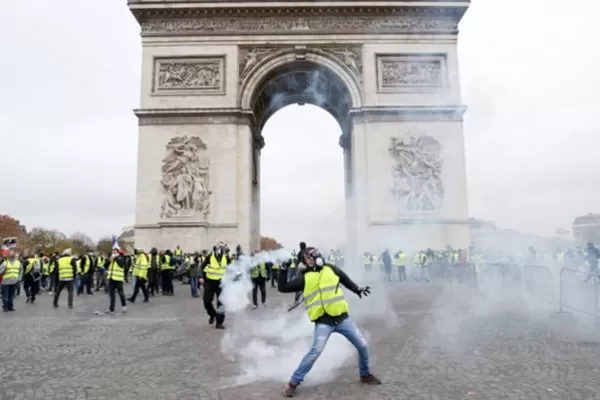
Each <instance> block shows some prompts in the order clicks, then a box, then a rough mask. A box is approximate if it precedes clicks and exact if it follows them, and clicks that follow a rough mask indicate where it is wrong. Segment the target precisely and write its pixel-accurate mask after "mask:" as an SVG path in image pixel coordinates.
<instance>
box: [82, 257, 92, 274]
mask: <svg viewBox="0 0 600 400" xmlns="http://www.w3.org/2000/svg"><path fill="white" fill-rule="evenodd" d="M83 259H84V260H85V266H84V267H83V273H84V274H87V273H88V271H89V270H90V265H91V264H92V260H91V259H90V256H85V257H83Z"/></svg>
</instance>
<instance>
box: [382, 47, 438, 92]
mask: <svg viewBox="0 0 600 400" xmlns="http://www.w3.org/2000/svg"><path fill="white" fill-rule="evenodd" d="M376 58H377V62H376V68H377V91H378V92H379V93H406V92H408V93H414V92H432V91H433V92H440V91H444V90H445V89H446V88H447V87H448V77H447V75H448V67H447V62H446V58H447V55H446V54H429V53H427V54H423V53H421V54H416V53H411V54H376Z"/></svg>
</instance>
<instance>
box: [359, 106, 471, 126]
mask: <svg viewBox="0 0 600 400" xmlns="http://www.w3.org/2000/svg"><path fill="white" fill-rule="evenodd" d="M466 111H467V107H466V106H396V107H387V106H381V107H363V108H359V109H352V110H350V117H351V118H352V121H353V123H354V124H357V123H368V122H399V121H403V122H404V121H444V122H446V121H458V122H460V121H462V120H463V115H464V113H465V112H466Z"/></svg>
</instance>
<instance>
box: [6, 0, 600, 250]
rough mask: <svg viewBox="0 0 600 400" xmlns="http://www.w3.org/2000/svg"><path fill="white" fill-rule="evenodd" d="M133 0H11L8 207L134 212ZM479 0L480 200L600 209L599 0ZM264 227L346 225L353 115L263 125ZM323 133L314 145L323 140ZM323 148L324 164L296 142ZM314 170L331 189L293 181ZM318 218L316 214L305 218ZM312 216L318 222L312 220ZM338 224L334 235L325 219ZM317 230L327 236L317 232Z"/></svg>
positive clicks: (69, 223) (470, 172)
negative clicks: (346, 129) (349, 119)
mask: <svg viewBox="0 0 600 400" xmlns="http://www.w3.org/2000/svg"><path fill="white" fill-rule="evenodd" d="M125 3H126V2H125V0H105V1H81V0H53V1H47V0H20V1H16V0H8V1H5V2H3V4H2V9H1V11H0V27H1V29H0V31H1V32H2V38H1V39H0V54H1V57H2V59H1V61H0V76H2V79H0V139H1V140H2V145H1V148H2V156H0V168H2V171H4V182H3V189H2V190H1V193H2V196H1V199H0V213H5V214H9V215H12V216H14V217H16V218H18V219H20V220H21V222H22V223H24V224H25V225H26V226H27V227H28V228H29V229H31V228H33V227H36V226H41V227H45V228H53V229H58V230H60V231H63V232H65V233H67V234H70V233H73V232H75V231H83V232H86V233H88V234H89V235H90V236H92V237H93V238H99V237H101V236H105V235H110V234H113V233H118V232H119V231H120V229H121V228H122V227H124V226H128V225H133V223H134V212H135V182H136V157H137V154H136V152H137V120H136V117H135V116H134V115H133V113H132V111H131V110H132V109H134V108H136V107H138V106H139V86H140V72H141V71H140V65H141V46H140V37H139V26H138V25H137V23H136V21H135V20H134V18H133V17H132V16H131V15H130V13H129V10H128V9H127V7H126V6H125ZM568 4H569V5H568V6H567V5H566V3H565V2H564V1H560V0H527V1H523V0H474V1H473V4H472V5H471V8H470V9H469V11H468V12H467V14H466V16H465V17H464V19H463V21H462V22H461V24H460V36H459V62H460V72H461V87H462V97H463V103H464V104H466V105H467V106H468V107H469V110H468V112H467V114H466V116H465V125H464V129H465V147H466V162H467V171H466V173H467V182H468V199H469V213H470V215H471V216H472V217H477V218H483V219H486V220H493V221H495V222H496V223H497V224H498V225H499V226H502V227H505V228H510V229H517V230H521V231H524V232H530V233H535V234H540V235H548V234H551V233H552V232H554V230H555V229H556V228H559V227H560V228H569V227H570V224H571V222H572V220H573V218H574V217H575V216H578V215H581V214H586V213H588V212H600V204H599V202H600V187H599V185H598V183H599V182H600V168H599V167H600V162H599V160H598V155H599V154H600V152H599V148H600V122H599V121H600V120H599V119H598V118H597V113H598V111H597V110H598V105H600V101H598V91H599V90H600V74H599V73H598V71H600V52H598V51H596V50H595V49H596V48H597V38H598V37H600V32H599V30H600V27H599V26H598V24H597V19H598V18H597V17H598V15H600V4H599V3H598V2H597V1H596V0H572V1H570V2H569V3H568ZM263 134H264V137H265V141H266V143H267V145H266V147H265V148H264V149H263V155H262V174H261V182H262V192H261V196H262V220H261V229H262V232H263V234H265V235H268V236H273V237H276V238H278V239H279V240H280V241H282V242H283V243H284V244H289V245H294V244H295V243H296V242H297V237H299V236H303V235H305V234H309V232H308V231H307V232H295V231H292V230H291V229H290V226H298V225H299V223H300V222H306V221H307V218H311V221H315V222H317V221H318V222H320V223H321V224H322V226H333V225H335V224H339V223H341V221H342V218H343V210H344V187H343V167H342V151H341V149H340V148H339V146H338V144H337V143H338V136H339V134H340V130H339V127H338V126H337V123H336V122H335V120H334V119H333V118H332V117H331V116H330V115H329V114H327V113H326V112H325V111H323V110H321V109H319V108H317V107H313V106H308V105H307V106H304V107H299V106H290V107H287V108H285V109H282V110H281V111H279V112H278V113H276V114H275V115H274V116H273V117H272V118H271V119H270V120H269V121H268V122H267V125H266V127H265V129H264V131H263ZM315 140H318V141H319V146H318V147H316V148H315V146H314V145H313V143H314V141H315ZM303 152H312V154H314V155H315V156H318V155H321V157H314V158H315V160H314V161H313V162H311V163H310V165H306V164H303V163H302V161H301V160H299V159H297V158H294V157H290V154H302V153H303ZM299 179H301V180H303V181H310V182H311V185H312V186H313V187H314V189H315V193H319V194H320V196H319V198H320V199H321V201H320V202H309V203H306V202H305V201H303V199H301V198H300V197H299V196H297V195H296V193H294V192H295V191H296V190H297V183H296V182H297V181H298V180H299ZM306 229H310V228H309V227H307V228H306ZM311 230H312V231H314V229H311ZM322 235H325V234H322ZM315 240H320V238H317V239H315Z"/></svg>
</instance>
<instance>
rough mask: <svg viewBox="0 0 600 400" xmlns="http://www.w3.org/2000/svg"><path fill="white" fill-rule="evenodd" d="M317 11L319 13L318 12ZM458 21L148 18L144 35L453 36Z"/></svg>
mask: <svg viewBox="0 0 600 400" xmlns="http://www.w3.org/2000/svg"><path fill="white" fill-rule="evenodd" d="M317 12H318V11H317ZM457 25H458V24H457V21H456V20H454V19H451V18H448V19H443V18H434V17H430V18H428V17H419V16H404V17H400V16H374V17H373V16H351V15H350V16H348V15H344V16H334V15H333V16H322V15H321V16H317V15H312V16H305V17H297V16H287V15H281V16H277V17H271V16H240V17H231V16H228V17H218V16H217V17H199V18H181V19H149V20H145V21H143V22H142V23H141V26H142V34H143V35H149V34H150V35H152V34H164V33H201V34H244V35H252V34H260V33H275V32H282V33H290V32H292V33H298V34H304V33H307V32H310V33H320V32H322V33H360V32H364V33H369V34H375V33H409V34H410V33H425V32H432V33H452V32H456V30H457Z"/></svg>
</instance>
